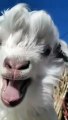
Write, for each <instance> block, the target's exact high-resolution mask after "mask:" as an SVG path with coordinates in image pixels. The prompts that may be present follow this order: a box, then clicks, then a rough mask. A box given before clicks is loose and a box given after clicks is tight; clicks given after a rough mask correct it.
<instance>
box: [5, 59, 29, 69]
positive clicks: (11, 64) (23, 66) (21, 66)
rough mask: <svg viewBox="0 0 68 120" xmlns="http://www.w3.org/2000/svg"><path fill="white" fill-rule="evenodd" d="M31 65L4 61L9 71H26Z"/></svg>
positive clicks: (9, 60)
mask: <svg viewBox="0 0 68 120" xmlns="http://www.w3.org/2000/svg"><path fill="white" fill-rule="evenodd" d="M29 64H30V61H23V62H16V61H15V60H11V59H8V58H6V59H5V60H4V66H5V67H6V68H8V69H17V70H24V69H28V68H29Z"/></svg>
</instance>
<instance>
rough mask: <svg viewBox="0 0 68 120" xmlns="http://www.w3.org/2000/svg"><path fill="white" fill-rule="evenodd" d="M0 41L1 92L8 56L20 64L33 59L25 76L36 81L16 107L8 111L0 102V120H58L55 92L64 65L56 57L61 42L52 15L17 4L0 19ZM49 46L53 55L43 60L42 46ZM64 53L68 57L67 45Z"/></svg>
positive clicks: (24, 73) (23, 73)
mask: <svg viewBox="0 0 68 120" xmlns="http://www.w3.org/2000/svg"><path fill="white" fill-rule="evenodd" d="M0 41H1V44H2V45H1V46H0V82H1V85H0V89H1V87H2V74H5V73H6V72H7V71H6V68H4V66H3V63H4V59H5V58H6V57H10V58H15V59H17V61H23V60H24V59H25V60H30V61H31V67H30V69H29V70H28V71H24V72H22V75H24V76H25V77H28V76H31V77H32V79H33V81H32V84H31V85H30V87H29V88H28V90H27V93H26V96H25V98H24V100H23V101H22V102H21V104H20V105H18V106H17V107H15V108H8V107H6V106H5V105H4V104H3V103H2V101H1V100H0V120H57V115H56V113H55V110H54V105H53V103H54V101H53V89H54V86H56V85H57V83H58V81H59V78H60V76H61V75H62V73H63V70H64V68H65V64H64V61H63V60H62V59H57V58H55V57H54V55H53V48H54V46H55V44H56V43H59V42H60V43H61V41H59V34H58V30H57V28H56V26H55V25H54V23H53V21H52V19H51V17H50V15H48V14H47V13H46V12H45V11H43V10H41V11H28V8H27V7H26V5H24V4H18V5H16V6H15V7H13V8H12V9H10V10H7V11H5V12H4V14H3V15H2V16H1V17H0ZM48 44H49V45H50V47H51V48H52V52H51V54H50V55H49V56H48V57H42V55H41V53H42V52H43V47H44V45H45V46H47V45H48ZM63 46H64V44H63ZM63 51H65V53H66V54H67V55H68V48H67V46H65V50H63Z"/></svg>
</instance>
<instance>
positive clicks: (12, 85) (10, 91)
mask: <svg viewBox="0 0 68 120" xmlns="http://www.w3.org/2000/svg"><path fill="white" fill-rule="evenodd" d="M31 81H32V80H31V78H28V79H25V80H10V79H3V87H2V90H1V99H2V101H3V102H4V104H5V105H7V106H10V107H15V106H16V105H18V104H19V103H20V102H21V101H22V100H23V99H24V97H25V94H26V92H27V89H28V87H29V85H30V83H31Z"/></svg>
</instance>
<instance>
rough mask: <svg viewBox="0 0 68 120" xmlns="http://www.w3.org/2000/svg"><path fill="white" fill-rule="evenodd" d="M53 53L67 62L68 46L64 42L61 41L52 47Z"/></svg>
mask: <svg viewBox="0 0 68 120" xmlns="http://www.w3.org/2000/svg"><path fill="white" fill-rule="evenodd" d="M54 54H55V56H56V58H62V59H63V60H64V62H68V46H67V44H66V43H65V42H63V41H61V42H60V43H59V44H56V45H55V47H54Z"/></svg>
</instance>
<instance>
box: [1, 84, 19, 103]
mask: <svg viewBox="0 0 68 120" xmlns="http://www.w3.org/2000/svg"><path fill="white" fill-rule="evenodd" d="M2 98H3V100H6V101H7V102H13V101H16V100H18V99H20V95H19V91H18V89H17V88H14V87H13V86H11V85H8V86H7V88H6V90H5V91H3V94H2Z"/></svg>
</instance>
